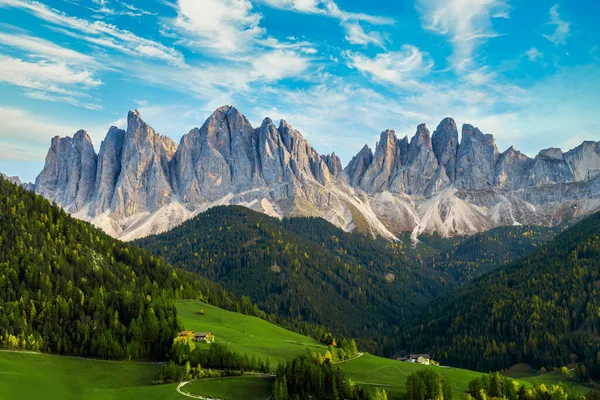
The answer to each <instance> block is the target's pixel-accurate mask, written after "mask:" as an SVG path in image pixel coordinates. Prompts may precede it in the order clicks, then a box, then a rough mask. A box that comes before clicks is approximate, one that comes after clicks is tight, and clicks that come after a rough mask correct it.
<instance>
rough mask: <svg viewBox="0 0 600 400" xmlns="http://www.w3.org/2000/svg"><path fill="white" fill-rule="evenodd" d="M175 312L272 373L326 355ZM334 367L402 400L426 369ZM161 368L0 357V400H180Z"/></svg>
mask: <svg viewBox="0 0 600 400" xmlns="http://www.w3.org/2000/svg"><path fill="white" fill-rule="evenodd" d="M176 306H177V309H178V311H179V315H180V317H181V319H182V321H183V323H184V325H185V327H186V328H187V329H193V330H210V331H212V332H214V333H215V334H216V337H217V341H220V342H224V343H226V342H231V344H230V346H231V348H232V349H233V350H236V351H238V352H240V353H242V354H248V355H256V356H257V357H262V358H266V357H269V359H270V361H271V365H272V366H273V367H274V366H275V365H276V363H277V362H278V361H281V360H285V359H291V358H293V357H294V356H296V355H297V354H300V353H302V352H303V351H305V349H306V347H311V348H313V349H314V350H315V351H319V350H324V349H325V346H323V345H321V344H319V343H317V342H316V341H314V340H312V339H310V338H307V337H305V336H302V335H299V334H296V333H293V332H290V331H286V330H285V329H282V328H280V327H277V326H275V325H272V324H270V323H268V322H266V321H263V320H261V319H258V318H255V317H249V316H245V315H241V314H237V313H232V312H229V311H225V310H222V309H219V308H216V307H213V306H210V305H206V304H203V303H201V302H178V303H176ZM200 309H204V310H205V311H206V315H205V316H200V315H198V314H197V311H198V310H200ZM339 367H340V368H341V369H342V370H343V371H345V372H346V373H347V374H348V376H349V377H350V378H351V379H352V380H354V381H356V382H359V383H362V384H373V383H374V384H378V385H380V386H382V387H384V388H385V389H386V390H387V392H388V393H389V399H390V400H391V399H402V398H404V395H405V383H406V377H407V376H408V375H409V374H411V373H412V372H414V371H417V370H419V369H421V368H426V367H423V366H420V365H416V364H411V363H405V362H399V361H395V360H390V359H385V358H380V357H375V356H372V355H369V354H365V355H363V356H362V357H359V358H357V359H354V360H351V361H347V362H344V363H341V364H339ZM428 368H436V370H437V371H439V372H440V373H441V374H442V375H443V376H445V377H447V378H448V379H449V380H450V381H451V382H452V385H453V388H454V391H455V393H456V394H457V395H459V394H461V393H462V392H464V391H466V390H467V385H468V382H469V380H471V379H473V378H474V377H477V376H479V375H480V373H478V372H474V371H469V370H464V369H458V368H443V367H442V368H438V367H428ZM159 369H160V366H159V365H156V364H145V363H136V362H115V361H101V360H90V359H81V358H71V357H60V356H52V355H46V354H36V353H16V352H5V351H0V393H2V396H1V397H2V399H3V400H12V399H23V398H28V399H29V398H30V399H36V398H44V399H45V400H54V399H57V400H59V399H60V400H68V399H78V400H79V399H85V400H88V399H89V400H96V399H109V400H121V399H123V400H137V399H144V400H155V399H156V400H159V399H160V400H176V399H178V400H183V399H185V397H184V396H182V395H180V394H178V393H177V392H176V390H175V388H176V386H177V385H174V384H171V385H160V386H150V382H151V381H152V380H153V379H154V378H156V376H157V375H158V371H159ZM519 380H520V381H521V382H526V383H528V384H531V383H532V382H533V380H537V381H538V382H539V383H546V384H553V383H557V382H558V381H560V376H559V374H557V373H554V372H552V373H548V374H545V375H537V376H531V377H525V378H521V379H519ZM271 385H272V380H271V379H268V378H258V377H256V378H255V377H252V378H250V377H248V378H246V377H244V378H223V379H215V380H207V381H202V382H194V383H190V384H188V385H186V386H185V387H184V390H185V391H186V392H187V391H191V392H193V393H198V394H203V395H211V396H216V397H220V398H226V399H231V400H247V399H252V397H250V398H249V397H248V393H252V395H254V396H255V398H256V399H257V400H258V399H266V398H267V397H269V396H268V395H267V396H265V394H269V391H270V388H271ZM569 385H570V386H572V387H573V389H575V390H577V391H578V392H580V393H585V392H587V390H588V388H586V387H584V386H581V385H577V384H575V383H569ZM375 386H377V385H375ZM457 398H459V397H458V396H457Z"/></svg>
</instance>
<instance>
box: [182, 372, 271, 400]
mask: <svg viewBox="0 0 600 400" xmlns="http://www.w3.org/2000/svg"><path fill="white" fill-rule="evenodd" d="M273 381H274V380H273V379H272V378H265V377H250V376H243V377H232V378H221V379H206V380H201V381H196V382H190V383H188V384H187V385H185V386H184V387H183V388H182V389H181V390H182V391H184V392H186V393H191V394H199V395H202V396H209V397H217V398H219V399H246V400H266V399H268V398H269V397H271V394H272V389H273ZM182 398H183V397H182Z"/></svg>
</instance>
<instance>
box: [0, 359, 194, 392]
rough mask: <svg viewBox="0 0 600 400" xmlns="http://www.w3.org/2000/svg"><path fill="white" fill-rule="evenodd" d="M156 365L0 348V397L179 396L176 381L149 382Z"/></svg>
mask: <svg viewBox="0 0 600 400" xmlns="http://www.w3.org/2000/svg"><path fill="white" fill-rule="evenodd" d="M160 368H161V367H160V366H159V365H154V364H145V363H136V362H119V361H101V360H89V359H81V358H71V357H61V356H52V355H47V354H39V353H16V352H6V351H0V394H1V395H0V397H1V398H2V399H3V400H18V399H46V400H70V399H73V400H76V399H77V400H81V399H85V400H100V399H102V400H106V399H109V400H135V399H148V400H177V399H179V400H181V399H183V398H184V397H183V396H182V395H180V394H178V393H177V392H176V391H175V387H176V386H177V385H161V386H150V382H152V379H154V378H155V377H156V375H157V374H158V373H159V370H160Z"/></svg>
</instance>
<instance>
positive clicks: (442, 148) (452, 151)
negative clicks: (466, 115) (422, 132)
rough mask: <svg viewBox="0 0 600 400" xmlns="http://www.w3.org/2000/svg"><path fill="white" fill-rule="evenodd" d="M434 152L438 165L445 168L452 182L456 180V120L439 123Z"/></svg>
mask: <svg viewBox="0 0 600 400" xmlns="http://www.w3.org/2000/svg"><path fill="white" fill-rule="evenodd" d="M432 141H433V152H434V154H435V156H436V158H437V160H438V163H439V164H440V165H441V166H443V167H444V169H445V171H446V175H447V176H448V179H450V181H451V182H454V181H455V180H456V152H457V150H458V130H457V129H456V122H455V121H454V119H452V118H450V117H447V118H444V119H443V120H442V122H440V123H439V125H438V126H437V128H436V129H435V131H433V136H432Z"/></svg>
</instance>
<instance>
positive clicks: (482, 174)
mask: <svg viewBox="0 0 600 400" xmlns="http://www.w3.org/2000/svg"><path fill="white" fill-rule="evenodd" d="M497 160H498V148H497V147H496V143H495V142H494V137H493V136H492V135H486V134H483V133H482V132H481V131H480V130H479V129H477V128H475V127H473V126H472V125H468V124H465V125H463V128H462V140H461V142H460V145H459V146H458V151H457V154H456V181H455V184H456V186H457V187H460V188H462V189H470V190H473V189H484V188H490V187H493V186H494V175H495V170H496V161H497Z"/></svg>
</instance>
